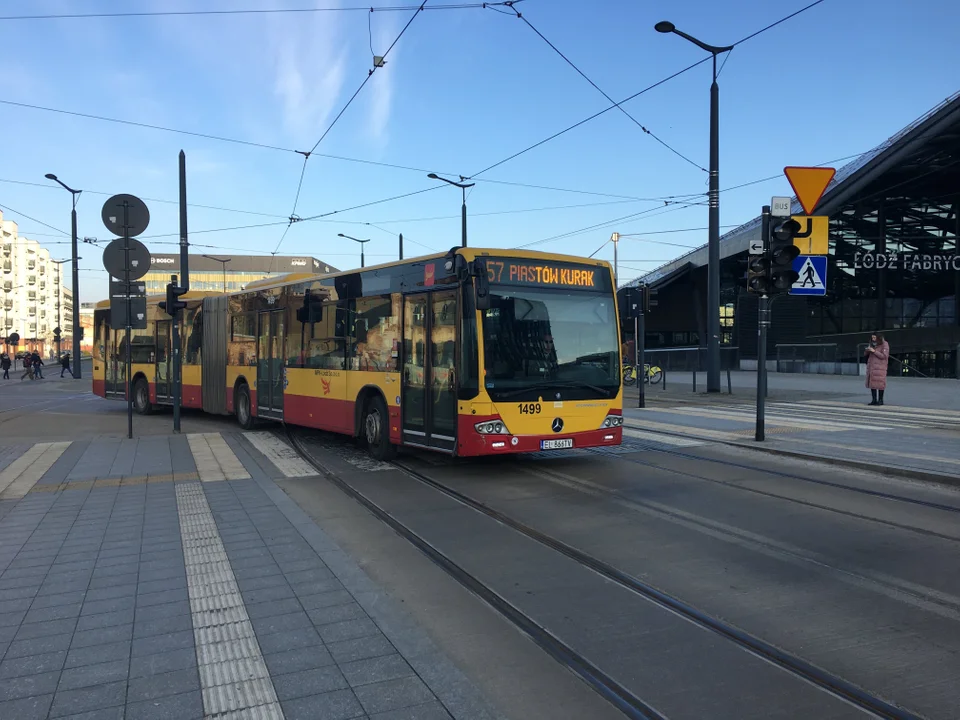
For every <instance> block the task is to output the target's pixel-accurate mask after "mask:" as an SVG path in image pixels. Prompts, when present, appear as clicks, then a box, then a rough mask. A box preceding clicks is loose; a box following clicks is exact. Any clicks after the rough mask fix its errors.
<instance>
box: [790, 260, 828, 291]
mask: <svg viewBox="0 0 960 720" xmlns="http://www.w3.org/2000/svg"><path fill="white" fill-rule="evenodd" d="M793 269H794V271H796V273H797V274H798V275H799V276H800V277H799V278H797V281H796V282H795V283H794V284H793V287H792V288H791V289H790V294H791V295H826V294H827V256H826V255H798V256H797V257H796V259H794V261H793Z"/></svg>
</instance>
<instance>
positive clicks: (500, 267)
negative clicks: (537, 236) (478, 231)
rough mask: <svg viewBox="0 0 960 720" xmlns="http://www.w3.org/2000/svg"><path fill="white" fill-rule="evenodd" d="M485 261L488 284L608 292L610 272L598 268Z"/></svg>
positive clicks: (591, 266) (511, 261)
mask: <svg viewBox="0 0 960 720" xmlns="http://www.w3.org/2000/svg"><path fill="white" fill-rule="evenodd" d="M484 261H485V262H486V264H487V277H488V278H489V279H490V282H491V283H497V284H500V285H529V286H536V287H565V288H581V289H585V290H610V289H611V279H610V273H609V272H607V270H606V268H604V267H603V266H600V265H579V264H576V263H565V262H551V261H543V260H523V259H518V258H495V257H493V258H484Z"/></svg>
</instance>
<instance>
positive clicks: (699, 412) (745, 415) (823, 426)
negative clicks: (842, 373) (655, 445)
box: [670, 407, 889, 430]
mask: <svg viewBox="0 0 960 720" xmlns="http://www.w3.org/2000/svg"><path fill="white" fill-rule="evenodd" d="M670 412H671V413H672V414H677V415H692V416H695V417H704V418H707V417H710V418H717V419H721V420H739V421H741V422H749V421H752V419H753V417H754V412H753V410H732V409H731V410H723V409H722V408H713V407H709V408H677V409H674V410H671V411H670ZM767 420H768V421H769V422H771V423H773V424H775V425H787V426H790V427H795V428H799V429H804V430H888V429H889V428H888V427H885V426H879V425H862V424H856V423H846V422H845V423H842V424H839V423H830V422H826V421H822V420H817V421H815V422H803V421H802V420H797V419H796V418H795V417H793V416H791V415H783V414H778V413H775V412H769V411H768V412H767Z"/></svg>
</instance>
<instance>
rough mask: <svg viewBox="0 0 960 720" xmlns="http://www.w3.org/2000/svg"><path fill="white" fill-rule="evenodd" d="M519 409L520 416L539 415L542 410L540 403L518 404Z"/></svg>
mask: <svg viewBox="0 0 960 720" xmlns="http://www.w3.org/2000/svg"><path fill="white" fill-rule="evenodd" d="M519 407H520V414H521V415H539V414H540V413H541V411H542V410H543V407H542V406H541V405H540V403H520V405H519Z"/></svg>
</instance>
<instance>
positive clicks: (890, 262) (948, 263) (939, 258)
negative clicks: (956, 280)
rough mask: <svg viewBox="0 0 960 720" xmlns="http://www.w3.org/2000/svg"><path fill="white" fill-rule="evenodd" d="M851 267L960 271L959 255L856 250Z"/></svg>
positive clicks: (859, 268) (863, 268)
mask: <svg viewBox="0 0 960 720" xmlns="http://www.w3.org/2000/svg"><path fill="white" fill-rule="evenodd" d="M853 267H854V268H855V269H857V270H909V271H911V272H916V271H923V272H944V271H949V270H956V271H960V255H956V254H954V253H897V252H886V253H883V252H862V251H858V252H855V253H854V254H853Z"/></svg>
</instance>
